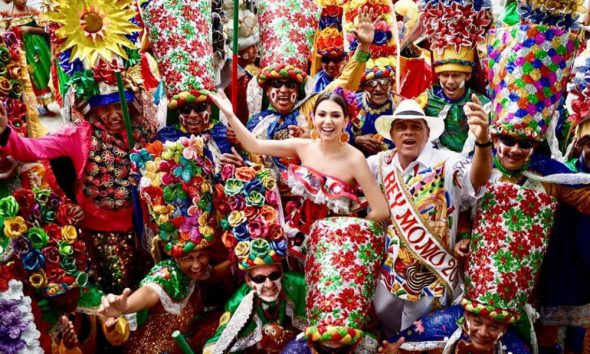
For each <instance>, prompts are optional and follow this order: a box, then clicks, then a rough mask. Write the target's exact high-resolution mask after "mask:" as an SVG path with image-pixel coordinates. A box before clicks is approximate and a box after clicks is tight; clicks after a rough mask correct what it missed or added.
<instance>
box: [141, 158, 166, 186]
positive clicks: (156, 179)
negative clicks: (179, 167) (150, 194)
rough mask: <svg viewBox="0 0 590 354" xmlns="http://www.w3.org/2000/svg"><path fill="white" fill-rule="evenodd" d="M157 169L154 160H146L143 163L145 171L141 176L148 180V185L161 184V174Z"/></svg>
mask: <svg viewBox="0 0 590 354" xmlns="http://www.w3.org/2000/svg"><path fill="white" fill-rule="evenodd" d="M157 171H158V165H157V164H156V162H155V161H148V162H146V163H145V172H144V174H143V176H144V177H145V178H148V179H149V180H150V185H151V186H154V187H159V186H160V185H162V180H161V178H160V177H161V175H160V173H159V172H157Z"/></svg>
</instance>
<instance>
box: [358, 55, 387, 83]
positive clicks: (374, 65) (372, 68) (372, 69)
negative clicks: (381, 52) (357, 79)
mask: <svg viewBox="0 0 590 354" xmlns="http://www.w3.org/2000/svg"><path fill="white" fill-rule="evenodd" d="M394 75H395V69H394V66H393V65H391V60H390V59H389V58H377V59H369V61H368V62H367V68H366V69H365V73H364V74H363V76H362V78H361V83H365V82H367V81H369V80H373V79H381V78H393V77H394Z"/></svg>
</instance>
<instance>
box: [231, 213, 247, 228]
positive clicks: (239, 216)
mask: <svg viewBox="0 0 590 354" xmlns="http://www.w3.org/2000/svg"><path fill="white" fill-rule="evenodd" d="M227 221H229V225H230V226H231V227H236V226H238V225H240V224H242V223H243V222H245V221H246V215H245V214H244V212H243V211H241V210H234V211H232V212H231V213H229V216H228V218H227Z"/></svg>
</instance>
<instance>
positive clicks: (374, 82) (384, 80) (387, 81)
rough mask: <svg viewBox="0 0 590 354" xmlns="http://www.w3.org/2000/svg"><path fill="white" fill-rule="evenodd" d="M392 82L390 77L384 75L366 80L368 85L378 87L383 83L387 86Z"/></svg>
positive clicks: (382, 85)
mask: <svg viewBox="0 0 590 354" xmlns="http://www.w3.org/2000/svg"><path fill="white" fill-rule="evenodd" d="M389 84H391V79H390V78H388V77H382V78H380V79H372V80H368V81H367V82H366V85H367V86H371V87H377V85H381V87H384V86H387V85H389Z"/></svg>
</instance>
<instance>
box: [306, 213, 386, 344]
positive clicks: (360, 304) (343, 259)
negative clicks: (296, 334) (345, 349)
mask: <svg viewBox="0 0 590 354" xmlns="http://www.w3.org/2000/svg"><path fill="white" fill-rule="evenodd" d="M308 242H309V243H308V246H309V248H308V252H307V258H306V261H305V280H306V282H307V289H308V290H307V297H306V307H307V321H308V326H307V328H306V329H305V336H306V337H307V339H309V340H312V341H315V342H319V341H333V342H339V343H342V344H344V345H354V344H356V343H357V342H358V341H359V340H360V339H361V338H362V336H363V334H364V332H363V327H364V326H365V325H366V324H367V322H368V315H369V309H370V308H371V302H372V301H373V295H374V294H375V290H376V288H377V280H378V274H379V267H380V266H381V261H382V255H381V252H380V251H381V250H382V249H383V247H384V231H383V229H382V227H381V226H380V225H379V224H378V223H375V222H373V221H370V220H366V219H360V218H352V217H330V218H325V219H321V220H318V221H316V222H315V223H314V224H313V227H312V229H311V232H310V236H309V240H308Z"/></svg>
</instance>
